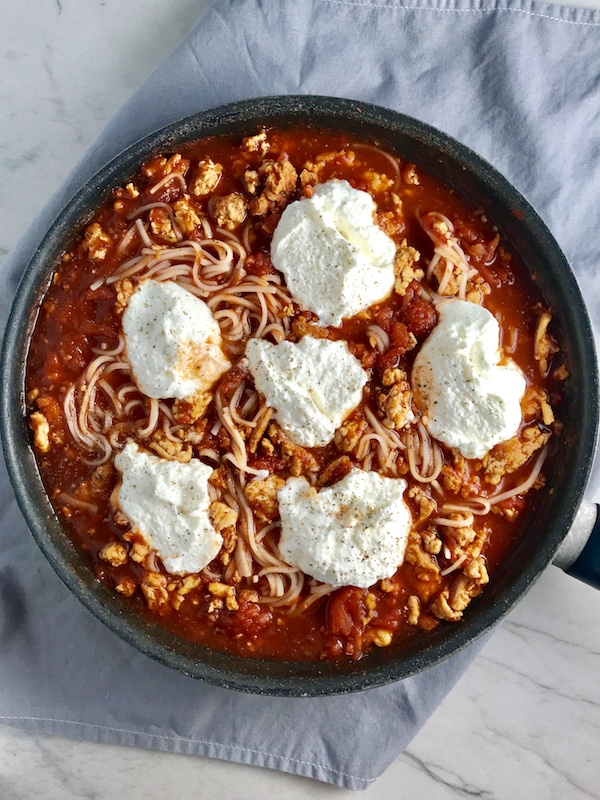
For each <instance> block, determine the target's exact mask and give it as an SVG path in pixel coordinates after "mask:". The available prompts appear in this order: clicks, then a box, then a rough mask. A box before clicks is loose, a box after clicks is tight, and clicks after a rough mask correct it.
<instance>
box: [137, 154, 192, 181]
mask: <svg viewBox="0 0 600 800" xmlns="http://www.w3.org/2000/svg"><path fill="white" fill-rule="evenodd" d="M189 166H190V162H189V161H188V159H187V158H183V156H182V155H181V153H174V154H173V155H172V156H171V157H170V158H169V159H166V158H165V157H164V156H157V157H156V158H153V159H152V161H149V162H148V163H147V164H144V166H143V167H142V174H144V175H145V176H146V177H147V178H156V179H157V181H158V180H160V179H162V178H164V177H165V176H166V175H170V174H171V173H172V172H179V173H180V174H181V175H184V174H185V173H186V172H187V170H188V168H189Z"/></svg>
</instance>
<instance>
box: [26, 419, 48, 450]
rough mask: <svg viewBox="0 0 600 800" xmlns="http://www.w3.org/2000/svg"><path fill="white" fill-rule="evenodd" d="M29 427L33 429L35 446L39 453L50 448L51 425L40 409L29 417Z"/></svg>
mask: <svg viewBox="0 0 600 800" xmlns="http://www.w3.org/2000/svg"><path fill="white" fill-rule="evenodd" d="M29 427H30V428H31V430H32V431H33V446H34V447H35V449H36V450H37V451H38V452H39V453H47V452H48V451H49V450H50V425H49V424H48V420H47V419H46V417H45V416H44V415H43V414H42V413H41V412H40V411H34V412H33V414H31V415H30V417H29Z"/></svg>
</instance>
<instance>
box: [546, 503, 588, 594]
mask: <svg viewBox="0 0 600 800" xmlns="http://www.w3.org/2000/svg"><path fill="white" fill-rule="evenodd" d="M598 512H599V506H597V505H596V504H595V503H590V502H589V500H582V501H581V504H580V506H579V509H578V510H577V514H576V515H575V519H574V520H573V522H572V524H571V528H570V530H569V532H568V533H567V535H566V536H565V538H564V540H563V542H562V544H561V546H560V547H559V549H558V552H557V553H556V555H555V557H554V561H553V564H554V565H555V566H557V567H560V568H561V569H562V570H563V571H564V572H566V573H567V574H568V575H573V577H575V578H579V580H581V581H584V582H585V583H589V584H590V586H594V587H595V588H596V589H600V516H599V513H598Z"/></svg>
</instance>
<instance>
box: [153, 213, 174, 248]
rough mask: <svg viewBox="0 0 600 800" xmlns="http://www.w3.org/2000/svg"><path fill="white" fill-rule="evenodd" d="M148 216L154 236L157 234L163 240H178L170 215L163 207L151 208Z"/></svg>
mask: <svg viewBox="0 0 600 800" xmlns="http://www.w3.org/2000/svg"><path fill="white" fill-rule="evenodd" d="M148 218H149V220H150V227H151V228H152V233H154V234H155V235H156V236H159V237H160V238H161V239H163V240H164V241H165V242H177V241H178V240H179V237H178V235H177V232H176V231H175V228H174V227H173V223H172V221H171V217H170V216H169V214H168V213H167V212H166V211H165V209H164V208H153V209H151V210H150V213H149V214H148Z"/></svg>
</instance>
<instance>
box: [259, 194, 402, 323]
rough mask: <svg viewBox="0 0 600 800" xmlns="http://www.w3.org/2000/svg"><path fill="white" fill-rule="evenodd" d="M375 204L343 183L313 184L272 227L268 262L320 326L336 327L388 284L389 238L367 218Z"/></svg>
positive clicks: (390, 282)
mask: <svg viewBox="0 0 600 800" xmlns="http://www.w3.org/2000/svg"><path fill="white" fill-rule="evenodd" d="M375 210H376V206H375V203H374V201H373V199H372V198H371V196H370V195H369V194H367V192H362V191H360V190H358V189H354V188H352V186H350V184H349V183H348V182H347V181H342V180H331V181H327V182H326V183H322V184H320V185H318V186H315V188H314V193H313V196H312V197H310V198H303V199H302V200H297V201H295V202H293V203H290V204H289V205H288V206H287V207H286V209H285V211H284V212H283V214H282V215H281V219H280V221H279V224H278V225H277V227H276V228H275V233H274V234H273V240H272V242H271V260H272V261H273V264H274V265H275V267H276V268H277V269H278V270H279V271H280V272H282V273H283V274H284V276H285V280H286V283H287V285H288V288H289V290H290V292H291V293H292V295H293V297H294V299H295V300H296V301H297V302H298V303H299V304H300V305H301V306H303V307H304V308H307V309H309V310H310V311H313V312H314V313H315V314H316V315H317V316H318V317H319V321H320V322H321V323H322V324H323V325H339V324H340V323H341V321H342V319H343V318H344V317H353V316H354V315H355V314H357V313H358V312H359V311H360V310H361V309H363V308H367V307H368V306H371V305H373V303H377V302H379V301H380V300H383V299H384V298H385V297H387V295H389V293H390V292H391V291H392V289H393V286H394V256H395V253H396V246H395V244H394V242H393V241H392V240H391V239H390V238H389V236H387V235H386V234H385V233H384V232H383V231H382V230H381V229H380V228H378V227H377V226H376V225H375V223H374V222H373V214H374V212H375Z"/></svg>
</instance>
